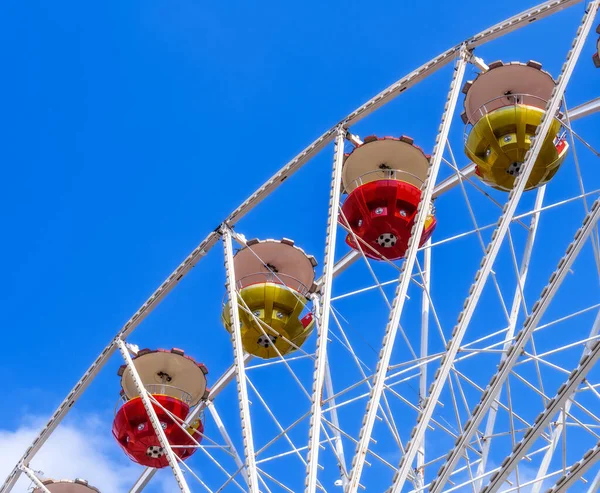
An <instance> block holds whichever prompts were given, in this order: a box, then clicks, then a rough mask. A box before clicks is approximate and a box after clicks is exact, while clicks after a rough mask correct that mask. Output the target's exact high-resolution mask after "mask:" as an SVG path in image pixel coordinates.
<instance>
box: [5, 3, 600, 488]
mask: <svg viewBox="0 0 600 493" xmlns="http://www.w3.org/2000/svg"><path fill="white" fill-rule="evenodd" d="M578 3H580V0H562V1H561V0H552V1H548V2H544V3H542V4H541V5H539V6H537V7H534V8H532V9H528V10H526V11H525V12H522V13H521V14H518V15H517V16H514V17H511V18H510V19H507V20H506V21H503V22H501V23H499V24H497V25H495V26H492V27H491V28H489V29H486V30H485V31H483V32H481V33H479V34H478V35H476V36H474V37H472V38H470V39H469V40H467V42H466V44H467V47H468V48H469V49H471V48H474V47H476V46H479V45H481V44H484V43H486V42H488V41H490V40H492V39H495V38H497V37H499V36H502V35H504V34H507V33H509V32H511V31H514V30H516V29H519V28H521V27H523V26H526V25H528V24H529V23H530V22H532V21H534V20H535V21H537V20H539V19H542V18H543V17H547V16H550V15H553V14H554V13H556V12H559V11H560V10H563V9H565V8H568V7H571V6H573V5H576V4H578ZM458 49H459V45H457V46H456V47H454V48H452V49H451V50H448V51H447V52H445V53H443V54H442V55H440V56H438V57H436V58H434V59H432V60H431V61H430V62H428V63H426V64H424V65H423V66H421V67H419V68H418V69H417V70H415V71H414V72H412V73H410V74H409V75H407V76H406V77H404V78H403V79H401V80H400V81H398V82H397V83H395V84H393V85H392V86H390V87H389V88H388V89H386V90H385V91H383V92H382V93H380V94H379V95H377V96H376V97H374V98H373V99H372V100H370V101H369V102H368V103H366V104H365V105H363V106H361V107H360V108H359V109H358V110H356V111H355V112H354V113H352V114H351V115H349V116H348V117H347V118H346V119H344V120H343V122H344V124H345V125H346V126H347V125H350V124H351V123H354V122H356V121H358V120H359V119H361V118H363V117H364V116H366V115H367V114H369V113H371V112H372V111H374V110H375V109H376V108H378V107H380V106H382V105H383V104H386V103H387V102H389V101H391V100H392V99H393V98H394V97H396V96H397V95H399V94H400V93H402V92H404V91H405V90H406V89H408V88H409V87H411V86H412V85H414V84H416V83H418V82H420V81H421V80H423V79H424V78H425V77H427V76H429V75H431V74H432V73H434V72H435V71H436V70H438V69H440V68H442V67H443V66H444V65H446V64H448V63H449V62H450V61H451V60H452V59H453V57H454V56H455V55H456V53H457V52H458ZM590 103H593V104H591V106H593V107H594V108H596V107H597V106H598V100H595V101H592V102H590ZM590 103H588V105H589V104H590ZM583 106H585V105H582V106H581V107H578V108H574V109H573V110H571V112H570V113H569V114H570V116H571V119H572V120H574V119H575V118H576V117H577V116H579V115H580V114H581V116H584V115H586V114H590V113H586V111H587V110H584V108H583ZM578 110H579V111H580V113H578ZM334 136H335V127H334V128H333V129H330V130H329V131H328V132H326V133H325V134H323V135H322V136H321V137H319V138H318V139H317V140H316V141H315V142H313V143H312V144H311V145H309V146H308V147H307V148H306V149H305V150H304V151H302V152H301V153H300V154H299V155H298V156H296V157H295V158H294V159H293V160H292V161H290V162H289V163H288V164H286V165H285V166H284V167H283V168H282V169H281V170H279V172H277V173H276V174H275V175H274V176H273V177H272V178H271V179H269V180H268V181H267V182H266V183H265V184H264V185H263V186H262V187H260V188H259V189H258V190H257V191H256V192H255V193H254V194H252V196H250V197H249V198H248V200H246V201H245V202H243V203H242V204H241V205H240V206H239V207H238V208H237V209H236V210H235V211H233V212H232V214H231V215H230V216H229V217H228V218H227V221H228V222H229V224H232V225H233V224H235V222H237V221H238V220H239V219H240V218H241V217H243V216H244V215H245V214H246V213H248V212H249V211H250V210H251V209H252V208H253V207H254V206H256V205H257V204H258V203H259V202H260V201H262V200H263V199H264V198H265V197H266V196H267V195H269V194H270V193H271V192H272V191H273V190H274V189H275V188H276V187H278V186H279V185H280V184H281V183H282V182H283V181H284V180H286V179H287V178H289V177H290V176H292V175H293V173H295V172H296V171H297V170H298V169H300V167H302V166H303V164H305V163H306V162H307V161H308V160H309V159H310V158H311V157H313V156H314V155H315V154H316V153H318V152H319V151H320V150H321V149H322V148H323V147H325V146H326V145H327V144H328V143H329V142H331V141H332V140H333V138H334ZM450 183H451V182H450ZM441 192H442V190H440V193H441ZM434 196H436V192H434ZM217 241H218V234H217V233H216V232H213V233H211V234H209V235H208V237H207V238H206V239H205V240H203V241H202V242H201V243H200V245H199V246H198V247H197V248H196V249H195V250H194V251H193V252H192V253H191V254H190V255H189V256H188V257H187V258H186V259H185V260H184V262H182V264H181V265H180V266H179V267H178V268H177V269H176V270H175V271H174V272H173V274H171V275H170V276H169V277H168V278H167V280H166V281H165V282H164V283H163V284H161V286H160V287H159V288H158V289H157V290H156V291H155V292H154V293H153V295H152V296H151V297H150V298H149V299H148V300H147V301H146V303H144V305H142V307H141V308H140V309H139V310H138V311H137V312H136V313H135V314H134V315H133V317H132V318H131V319H130V320H129V321H128V322H127V323H126V324H125V325H124V326H123V327H122V328H121V330H120V331H119V333H118V334H117V336H118V337H120V338H125V337H126V336H127V335H129V334H130V333H131V332H132V331H133V330H134V329H135V328H136V327H137V326H138V325H139V324H140V323H141V322H142V321H143V320H144V319H145V317H146V316H147V315H148V314H149V313H150V312H151V311H152V310H153V309H154V308H155V307H156V306H157V305H158V303H159V302H160V301H162V299H163V298H164V297H165V296H166V295H167V294H168V293H169V292H170V291H171V289H173V287H174V286H175V285H177V284H178V283H179V281H180V280H181V279H182V278H183V277H184V276H185V275H186V274H187V273H188V272H189V271H190V270H191V269H192V268H193V267H194V265H195V264H196V263H197V262H198V261H199V260H200V259H201V258H202V257H203V256H204V255H205V253H206V252H207V251H208V250H209V249H210V248H212V246H214V244H215V243H216V242H217ZM355 258H356V256H353V255H352V254H349V255H347V256H346V257H345V258H344V259H342V260H344V263H343V264H342V266H343V267H347V266H348V265H350V264H351V263H352V261H353V260H354V259H355ZM115 350H116V345H115V343H114V340H113V341H111V342H110V344H109V345H108V346H107V347H106V348H105V349H104V350H103V351H102V352H101V354H100V355H99V356H98V358H97V359H96V360H95V361H94V362H93V363H92V365H91V366H90V368H89V369H88V370H87V371H86V373H85V374H84V375H83V377H82V378H81V379H80V380H79V381H78V382H77V384H76V385H75V387H74V388H73V389H72V391H71V392H70V393H69V394H68V396H67V397H66V398H65V400H64V401H63V402H62V403H61V404H60V406H59V407H58V409H57V410H56V412H55V413H54V414H53V415H52V417H51V418H50V420H49V421H48V423H47V424H46V426H45V427H44V428H43V429H42V430H41V432H40V433H39V435H38V436H37V437H36V438H35V440H34V442H33V443H32V444H31V446H30V447H29V448H28V449H27V451H26V452H25V454H24V455H23V457H22V458H21V460H20V462H19V464H28V463H29V462H30V461H31V459H32V458H33V457H34V456H35V454H36V453H37V452H38V451H39V449H40V448H41V446H42V445H43V444H44V442H45V441H46V440H47V439H48V437H49V436H50V435H51V433H52V432H53V431H54V430H55V428H56V427H57V426H58V425H59V424H60V422H61V421H62V419H63V418H64V417H65V416H66V414H67V413H68V412H69V410H70V409H71V408H72V406H73V405H74V404H75V402H76V401H77V400H78V399H79V397H80V396H81V395H82V393H83V392H84V391H85V389H86V388H87V386H88V385H89V383H90V382H91V381H92V380H93V379H94V377H95V376H96V375H97V373H98V372H99V371H100V369H101V368H102V367H103V365H104V364H105V362H106V361H107V360H108V358H109V357H110V356H111V355H112V354H113V353H114V351H115ZM20 472H21V469H20V468H19V465H18V464H17V466H15V468H14V469H13V470H12V472H11V473H10V475H9V476H8V478H7V479H6V481H5V483H4V484H3V485H2V487H1V488H0V493H7V492H8V491H10V490H12V488H13V487H14V485H15V483H16V481H17V480H18V477H19V474H20ZM144 474H145V475H146V476H145V478H140V481H141V482H140V481H138V483H136V484H137V485H139V486H137V487H136V486H134V488H133V489H132V490H131V491H139V490H140V489H141V488H143V486H144V485H145V484H146V483H147V481H148V480H149V478H150V477H151V476H152V471H150V472H149V471H146V473H144Z"/></svg>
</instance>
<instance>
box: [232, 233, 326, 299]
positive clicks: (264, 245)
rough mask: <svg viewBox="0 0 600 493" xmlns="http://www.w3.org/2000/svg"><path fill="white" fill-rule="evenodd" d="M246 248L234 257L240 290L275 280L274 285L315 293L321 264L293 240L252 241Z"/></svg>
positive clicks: (236, 277)
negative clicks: (316, 277)
mask: <svg viewBox="0 0 600 493" xmlns="http://www.w3.org/2000/svg"><path fill="white" fill-rule="evenodd" d="M246 245H247V246H245V247H244V248H242V249H241V250H239V251H238V252H237V253H236V254H235V256H234V258H233V264H234V269H235V280H236V283H237V285H238V288H239V289H242V288H245V287H246V286H250V285H252V284H256V283H260V282H265V280H269V278H273V279H272V280H273V282H277V283H283V284H284V285H286V286H288V287H290V288H292V289H294V290H297V291H301V290H302V286H303V287H304V288H306V289H307V290H309V291H311V292H312V291H314V289H315V285H314V281H315V266H316V265H317V261H316V259H315V257H313V256H312V255H307V254H306V253H305V252H304V250H302V249H301V248H299V247H297V246H295V245H294V242H293V241H292V240H289V239H287V238H284V239H282V240H250V241H248V242H247V243H246ZM272 273H274V274H272ZM275 276H277V277H275ZM299 283H301V284H302V286H299Z"/></svg>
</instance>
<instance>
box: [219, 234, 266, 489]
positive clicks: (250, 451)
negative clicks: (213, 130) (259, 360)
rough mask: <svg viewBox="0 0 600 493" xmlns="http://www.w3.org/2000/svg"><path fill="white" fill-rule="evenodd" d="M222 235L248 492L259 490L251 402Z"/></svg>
mask: <svg viewBox="0 0 600 493" xmlns="http://www.w3.org/2000/svg"><path fill="white" fill-rule="evenodd" d="M221 233H222V235H223V248H224V250H225V275H226V285H227V294H228V296H229V317H230V318H229V319H230V320H231V343H232V345H233V360H234V368H235V373H236V379H237V393H238V402H239V407H240V419H241V424H242V437H243V440H244V455H245V458H246V462H245V465H246V471H248V482H249V484H248V491H250V492H251V493H259V490H258V471H257V468H256V455H255V453H254V435H253V434H252V421H251V419H250V403H249V402H248V385H247V383H248V382H247V381H246V367H245V362H244V348H243V346H242V330H241V324H240V312H239V303H238V291H237V289H236V286H235V268H234V264H233V244H232V241H231V232H230V231H229V228H228V227H226V226H225V227H223V229H222V230H221Z"/></svg>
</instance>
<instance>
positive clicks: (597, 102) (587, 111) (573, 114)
mask: <svg viewBox="0 0 600 493" xmlns="http://www.w3.org/2000/svg"><path fill="white" fill-rule="evenodd" d="M598 111H600V98H596V99H592V100H591V101H588V102H587V103H583V104H580V105H579V106H575V108H571V109H570V110H569V119H570V120H571V121H574V120H577V119H579V118H583V117H584V116H589V115H592V114H594V113H597V112H598Z"/></svg>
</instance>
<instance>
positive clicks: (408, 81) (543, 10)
mask: <svg viewBox="0 0 600 493" xmlns="http://www.w3.org/2000/svg"><path fill="white" fill-rule="evenodd" d="M581 1H582V0H550V1H548V2H543V3H541V4H539V5H536V6H535V7H532V8H530V9H527V10H525V11H523V12H520V13H519V14H517V15H514V16H512V17H509V18H508V19H505V20H503V21H502V22H499V23H498V24H494V25H493V26H492V27H489V28H487V29H486V30H484V31H481V32H480V33H478V34H476V35H475V36H473V37H471V38H469V39H467V40H466V41H464V42H463V43H460V44H458V45H456V46H454V47H452V48H450V49H449V50H447V51H445V52H444V53H442V54H441V55H439V56H437V57H436V58H434V59H432V60H430V61H429V62H427V63H425V64H424V65H421V66H420V67H419V68H418V69H417V70H415V71H414V72H411V73H410V74H409V75H407V76H406V77H404V78H403V79H400V80H399V81H398V82H396V83H395V84H392V85H391V86H389V87H388V88H387V89H385V90H384V91H382V92H380V93H379V94H378V95H377V96H375V97H374V98H372V99H371V100H370V101H368V102H366V103H365V104H363V105H362V106H361V107H360V108H358V109H357V110H356V111H354V112H352V113H350V115H348V117H347V118H346V119H345V120H344V122H343V123H344V125H345V126H346V127H348V126H349V125H353V124H355V123H357V122H358V121H359V120H362V119H363V118H364V117H365V116H367V115H369V114H371V113H372V112H373V111H375V110H376V109H378V108H380V107H381V106H383V105H385V104H387V103H389V102H390V101H391V100H392V99H393V98H395V97H396V96H398V95H399V94H401V93H402V92H404V91H405V90H406V89H408V88H409V87H411V86H413V85H415V84H416V83H417V82H420V81H422V80H423V79H425V78H426V77H429V76H430V75H432V74H433V73H434V72H436V71H438V70H439V69H441V68H442V67H445V66H446V65H448V64H449V63H451V62H452V60H454V59H455V58H456V56H457V55H458V53H459V52H460V49H461V46H463V45H464V46H466V48H467V49H468V50H473V49H474V48H477V47H478V46H481V45H484V44H485V43H488V42H490V41H492V40H494V39H497V38H499V37H501V36H505V35H506V34H508V33H510V32H513V31H516V30H518V29H521V28H522V27H525V26H528V25H529V24H531V23H532V22H536V21H539V20H541V19H543V18H546V17H549V16H551V15H554V14H556V13H557V12H560V11H561V10H564V9H567V8H569V7H573V6H574V5H577V4H579V3H581Z"/></svg>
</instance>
